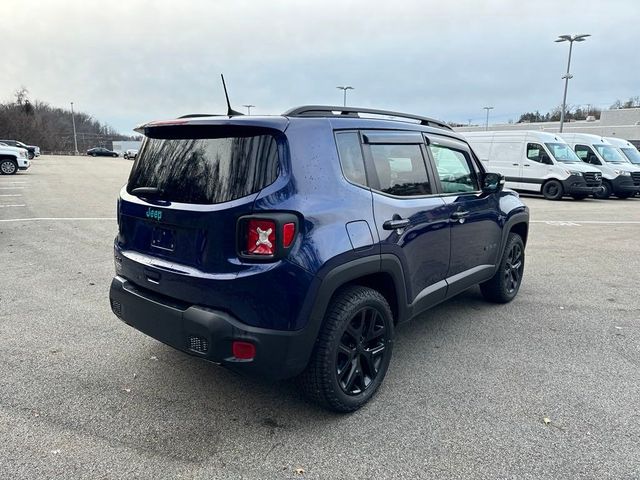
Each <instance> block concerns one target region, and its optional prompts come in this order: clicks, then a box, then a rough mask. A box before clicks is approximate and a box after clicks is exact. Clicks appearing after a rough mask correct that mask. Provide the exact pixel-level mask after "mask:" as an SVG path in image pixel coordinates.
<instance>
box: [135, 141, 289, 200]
mask: <svg viewBox="0 0 640 480" xmlns="http://www.w3.org/2000/svg"><path fill="white" fill-rule="evenodd" d="M176 136H178V137H179V134H177V135H176V133H175V132H174V133H173V135H172V137H176ZM190 136H192V135H189V134H188V133H187V132H185V135H184V137H185V138H147V140H146V141H145V145H144V147H143V148H142V150H141V151H140V153H139V154H138V157H137V160H136V163H135V165H134V167H133V170H132V172H131V175H130V177H129V183H128V185H127V191H128V192H129V193H131V191H132V190H133V189H135V188H138V187H156V188H159V189H161V190H162V194H161V195H160V198H162V199H164V200H169V201H173V202H181V203H196V204H215V203H222V202H228V201H231V200H235V199H237V198H241V197H245V196H247V195H251V194H253V193H256V192H258V191H260V190H261V189H263V188H264V187H266V186H268V185H270V184H271V183H273V182H274V181H275V180H276V178H277V176H278V167H279V156H278V145H277V141H276V139H275V137H274V136H273V135H270V134H261V135H246V134H244V135H233V136H224V137H216V138H188V137H190Z"/></svg>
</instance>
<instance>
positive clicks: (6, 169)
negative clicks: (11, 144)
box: [0, 158, 18, 175]
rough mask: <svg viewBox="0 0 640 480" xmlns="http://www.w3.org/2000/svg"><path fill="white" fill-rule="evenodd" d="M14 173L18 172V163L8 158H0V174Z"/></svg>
mask: <svg viewBox="0 0 640 480" xmlns="http://www.w3.org/2000/svg"><path fill="white" fill-rule="evenodd" d="M16 173H18V163H17V162H16V161H15V160H11V159H9V158H3V159H1V160H0V174H2V175H15V174H16Z"/></svg>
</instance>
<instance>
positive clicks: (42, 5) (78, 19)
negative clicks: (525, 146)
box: [0, 0, 640, 133]
mask: <svg viewBox="0 0 640 480" xmlns="http://www.w3.org/2000/svg"><path fill="white" fill-rule="evenodd" d="M2 5H3V8H2V12H3V20H2V28H1V30H0V31H2V32H3V34H2V37H1V38H2V39H1V40H0V45H2V48H1V50H2V56H1V58H2V66H1V68H0V100H10V99H11V98H12V93H13V92H14V91H15V90H16V89H18V88H19V87H20V86H22V85H23V86H25V87H27V88H28V90H29V92H30V97H31V98H32V99H40V100H44V101H47V102H49V103H50V104H52V105H56V106H66V105H68V104H69V102H71V101H74V102H75V107H76V108H77V109H78V110H82V111H84V112H87V113H89V114H91V115H93V116H94V117H95V118H96V119H98V120H100V121H104V122H106V123H108V124H110V125H111V126H113V127H115V128H116V129H118V130H120V131H121V132H123V133H131V129H132V128H133V127H134V126H135V125H137V124H138V123H141V122H144V121H148V120H153V119H160V118H171V117H175V116H177V115H182V114H185V113H191V112H199V113H203V112H205V113H221V112H223V111H225V110H226V108H225V103H224V94H223V91H222V88H221V85H220V80H219V74H220V73H221V72H223V73H224V74H225V78H226V80H227V86H228V88H229V93H230V96H231V101H232V104H233V106H234V108H235V109H236V110H242V111H244V109H243V108H242V105H243V104H248V103H251V104H254V105H256V107H255V108H254V109H253V111H252V113H256V114H277V113H281V112H283V111H284V110H286V109H288V108H290V107H292V106H296V105H303V104H316V103H321V104H341V102H342V93H341V92H340V91H339V90H337V89H336V86H337V85H352V86H353V87H355V90H353V91H351V92H349V98H348V103H349V104H351V105H356V106H366V107H375V108H385V109H393V110H399V111H406V112H411V113H418V114H423V115H427V116H432V117H436V118H439V119H443V120H446V121H458V122H464V123H466V122H467V121H468V120H469V119H470V120H471V121H472V122H483V121H484V111H483V110H482V107H483V106H485V105H491V106H494V107H495V109H494V110H493V112H492V118H493V119H494V120H495V121H500V122H506V121H508V120H509V119H514V120H517V118H518V116H519V114H520V113H522V112H524V111H530V110H536V109H539V110H541V111H547V110H549V109H551V108H553V107H554V106H556V105H558V104H560V102H561V100H562V89H563V81H562V80H561V78H560V77H561V75H562V74H563V73H564V70H565V69H566V61H567V53H568V44H566V43H564V44H557V43H554V40H555V39H556V38H557V36H558V35H560V34H574V33H590V34H592V37H591V38H589V39H588V40H587V41H586V42H584V43H579V44H575V48H574V52H573V57H572V67H571V72H572V74H573V75H574V78H573V80H571V81H570V85H569V97H568V103H569V104H573V105H576V104H587V103H591V104H594V105H598V106H608V105H609V104H611V103H612V102H613V101H614V100H616V99H617V98H621V99H626V98H628V97H630V96H632V95H640V64H639V63H638V62H639V60H638V59H639V58H640V56H639V54H638V50H639V49H640V24H639V23H638V22H639V20H640V0H609V1H603V0H596V1H592V0H579V1H573V0H537V1H529V0H501V1H499V0H484V1H475V0H474V1H471V0H467V1H463V0H458V1H450V2H442V1H419V0H394V1H375V0H368V1H367V0H362V1H350V0H316V1H313V2H311V1H293V0H268V1H267V0H180V1H178V0H150V1H146V0H118V1H115V0H114V1H93V0H68V1H64V0H47V1H33V0H3V2H2Z"/></svg>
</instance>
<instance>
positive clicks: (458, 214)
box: [451, 210, 469, 220]
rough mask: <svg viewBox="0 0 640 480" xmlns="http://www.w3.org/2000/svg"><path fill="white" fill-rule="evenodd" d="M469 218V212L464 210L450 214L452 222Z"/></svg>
mask: <svg viewBox="0 0 640 480" xmlns="http://www.w3.org/2000/svg"><path fill="white" fill-rule="evenodd" d="M468 216H469V212H467V211H464V210H458V211H457V212H453V213H452V214H451V219H452V220H460V219H461V218H466V217H468Z"/></svg>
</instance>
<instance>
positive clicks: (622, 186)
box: [611, 175, 640, 196]
mask: <svg viewBox="0 0 640 480" xmlns="http://www.w3.org/2000/svg"><path fill="white" fill-rule="evenodd" d="M611 190H612V193H613V194H614V195H618V194H620V195H625V196H632V195H635V194H636V193H638V192H640V186H636V185H634V184H633V180H632V178H631V177H623V176H622V175H620V176H618V177H616V178H614V179H613V181H612V182H611Z"/></svg>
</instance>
